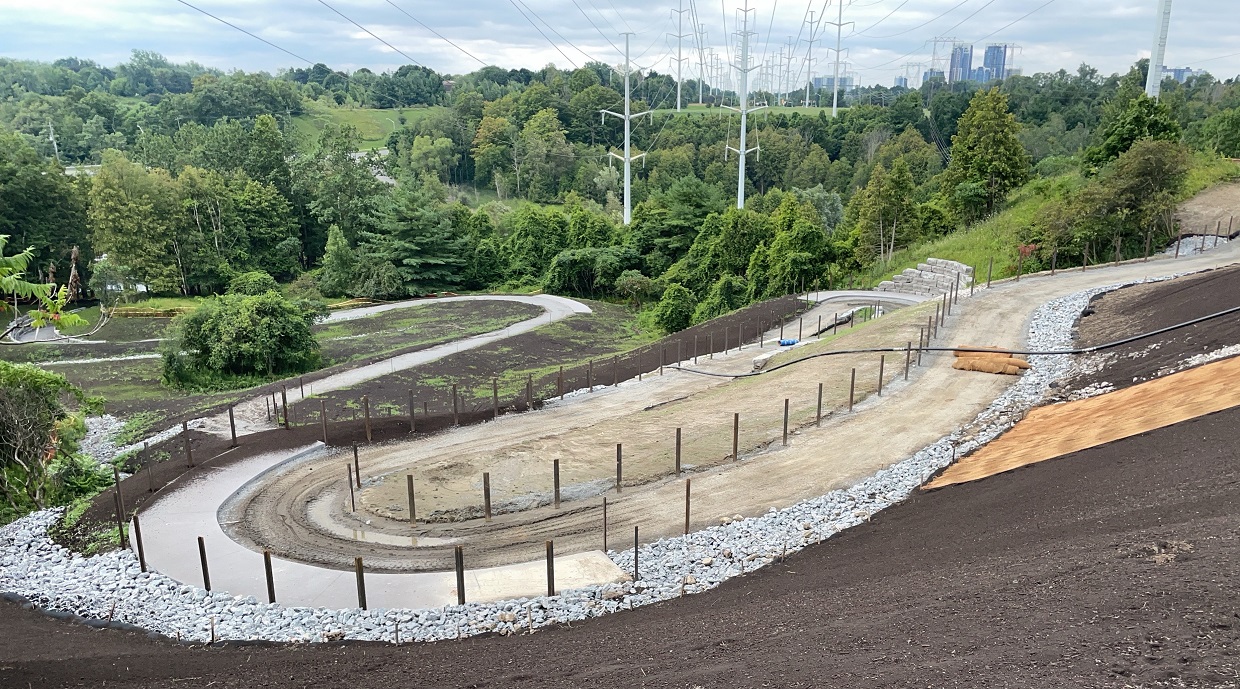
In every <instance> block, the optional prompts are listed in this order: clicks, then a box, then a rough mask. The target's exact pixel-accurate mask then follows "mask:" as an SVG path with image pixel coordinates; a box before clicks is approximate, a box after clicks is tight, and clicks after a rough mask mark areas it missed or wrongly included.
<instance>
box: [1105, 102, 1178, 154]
mask: <svg viewBox="0 0 1240 689" xmlns="http://www.w3.org/2000/svg"><path fill="white" fill-rule="evenodd" d="M1100 136H1101V143H1099V144H1098V145H1097V146H1091V147H1090V148H1089V149H1088V150H1087V151H1085V162H1086V163H1088V164H1089V165H1092V166H1093V167H1094V169H1095V170H1096V169H1098V168H1101V167H1102V166H1103V165H1105V164H1107V163H1109V162H1110V161H1112V160H1115V159H1116V158H1118V157H1119V156H1120V154H1121V153H1123V152H1124V151H1127V150H1128V149H1129V148H1132V145H1133V144H1134V143H1136V142H1138V141H1140V140H1141V139H1157V140H1161V141H1179V140H1180V125H1179V124H1178V123H1177V122H1176V121H1175V118H1174V117H1172V115H1171V111H1170V110H1169V109H1168V108H1167V105H1166V104H1165V103H1162V102H1161V101H1156V100H1154V99H1152V98H1150V97H1149V96H1146V95H1145V94H1144V93H1138V94H1137V95H1136V96H1135V97H1134V98H1132V99H1131V100H1129V101H1127V103H1126V104H1125V105H1124V106H1123V109H1122V110H1120V111H1119V114H1118V115H1117V116H1115V117H1113V118H1112V119H1111V120H1110V122H1109V123H1108V124H1107V126H1106V127H1105V128H1104V129H1103V130H1102V131H1101V132H1100Z"/></svg>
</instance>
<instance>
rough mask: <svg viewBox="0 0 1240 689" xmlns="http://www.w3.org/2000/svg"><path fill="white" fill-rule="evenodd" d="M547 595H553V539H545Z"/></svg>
mask: <svg viewBox="0 0 1240 689" xmlns="http://www.w3.org/2000/svg"><path fill="white" fill-rule="evenodd" d="M547 595H548V596H554V595H555V541H547Z"/></svg>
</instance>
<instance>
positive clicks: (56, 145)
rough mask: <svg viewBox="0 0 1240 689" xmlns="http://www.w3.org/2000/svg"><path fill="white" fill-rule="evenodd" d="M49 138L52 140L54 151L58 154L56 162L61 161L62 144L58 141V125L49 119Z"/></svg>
mask: <svg viewBox="0 0 1240 689" xmlns="http://www.w3.org/2000/svg"><path fill="white" fill-rule="evenodd" d="M47 140H48V141H51V142H52V152H53V153H55V154H56V162H58V163H59V162H60V144H59V143H57V142H56V125H54V124H52V121H51V120H48V121H47Z"/></svg>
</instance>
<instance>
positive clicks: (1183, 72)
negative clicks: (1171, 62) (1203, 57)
mask: <svg viewBox="0 0 1240 689" xmlns="http://www.w3.org/2000/svg"><path fill="white" fill-rule="evenodd" d="M1199 74H1205V70H1204V69H1202V70H1197V69H1193V68H1192V67H1174V68H1171V69H1168V68H1166V67H1163V78H1164V79H1166V78H1167V77H1171V78H1172V79H1175V80H1176V81H1178V82H1180V83H1181V84H1183V83H1184V82H1186V81H1188V78H1189V77H1194V76H1197V75H1199Z"/></svg>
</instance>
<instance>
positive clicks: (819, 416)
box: [814, 383, 822, 426]
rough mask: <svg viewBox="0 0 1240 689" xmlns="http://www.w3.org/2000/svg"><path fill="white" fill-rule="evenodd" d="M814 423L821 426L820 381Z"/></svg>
mask: <svg viewBox="0 0 1240 689" xmlns="http://www.w3.org/2000/svg"><path fill="white" fill-rule="evenodd" d="M814 425H815V426H822V383H819V384H818V413H817V415H816V416H815V417H814Z"/></svg>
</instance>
